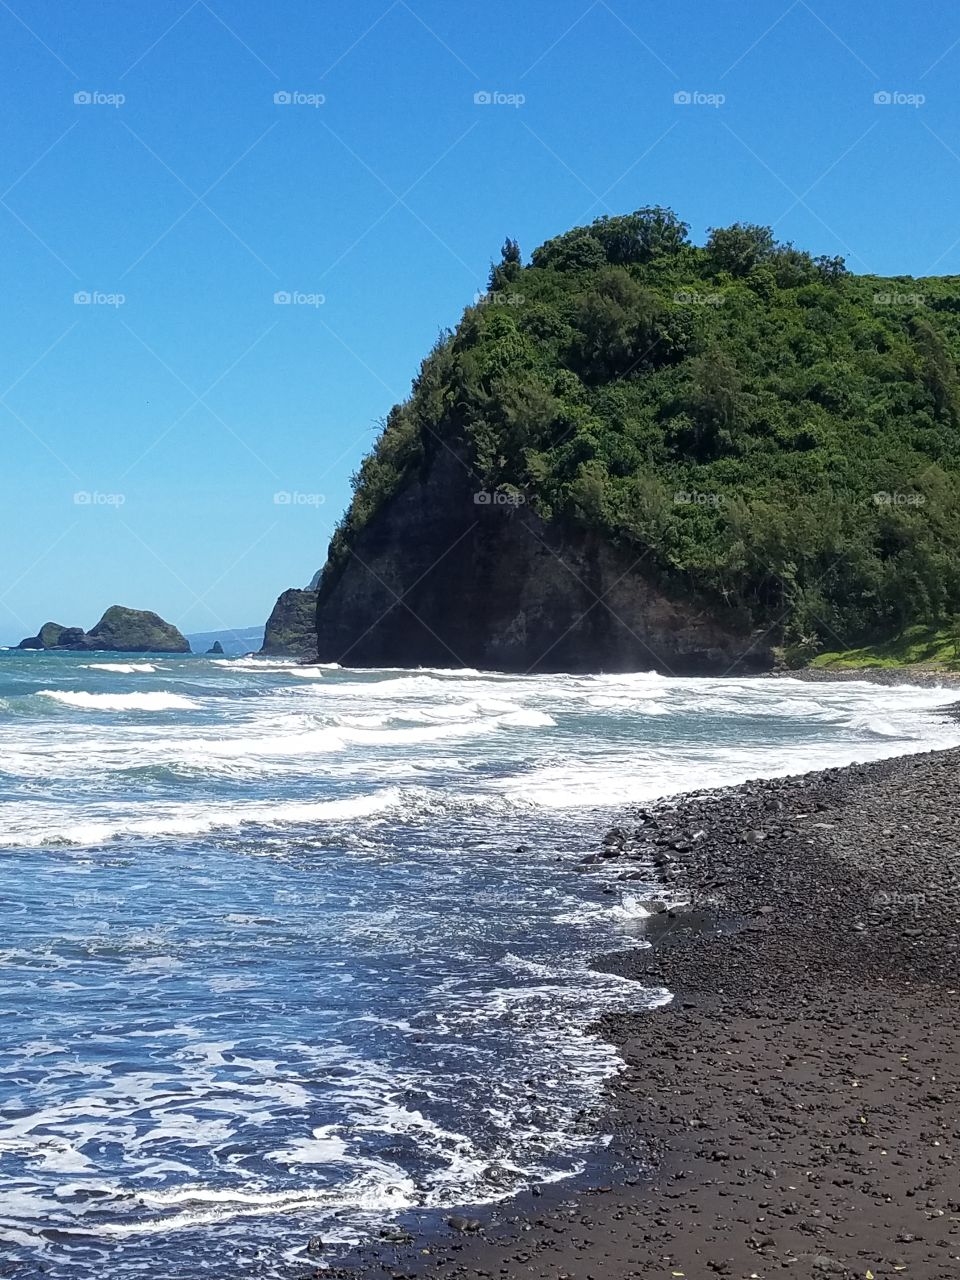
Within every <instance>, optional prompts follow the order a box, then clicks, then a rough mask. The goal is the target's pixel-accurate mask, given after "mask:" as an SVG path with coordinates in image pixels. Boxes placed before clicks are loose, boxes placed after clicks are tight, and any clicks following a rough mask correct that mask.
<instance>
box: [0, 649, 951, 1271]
mask: <svg viewBox="0 0 960 1280" xmlns="http://www.w3.org/2000/svg"><path fill="white" fill-rule="evenodd" d="M955 700H956V694H955V691H953V690H950V689H936V688H909V687H899V688H888V687H882V686H875V685H869V684H865V683H859V682H852V683H846V682H845V683H836V684H806V683H803V682H800V681H796V680H776V681H774V680H769V681H768V680H751V679H742V680H741V679H725V680H709V679H667V678H664V677H660V676H657V675H653V674H644V673H639V674H635V675H615V676H614V675H611V676H564V675H551V676H527V677H523V676H510V675H498V674H488V673H480V672H476V671H443V670H420V671H401V670H378V671H351V670H341V669H339V668H336V667H320V668H318V667H299V666H296V665H295V664H293V663H290V662H282V661H271V660H267V659H259V658H225V659H216V658H210V657H181V656H177V657H142V656H124V655H116V654H44V653H19V652H13V651H8V652H0V797H2V802H3V803H2V809H0V857H2V860H3V876H2V882H0V892H2V898H3V921H4V930H3V936H2V938H0V959H2V967H0V986H2V996H0V1274H3V1275H4V1276H8V1277H15V1278H16V1280H27V1277H29V1278H30V1280H34V1277H36V1276H37V1275H39V1274H42V1275H44V1276H45V1277H49V1278H51V1280H58V1278H59V1277H70V1280H93V1278H94V1277H98V1278H100V1277H104V1276H109V1277H110V1280H127V1278H128V1277H135V1276H151V1277H156V1276H163V1277H164V1280H167V1278H168V1277H184V1280H186V1278H187V1277H190V1278H191V1280H197V1278H199V1277H210V1278H211V1280H220V1278H224V1280H225V1278H226V1277H228V1276H229V1277H234V1276H237V1275H238V1274H243V1275H248V1276H257V1277H277V1278H279V1277H291V1276H295V1275H298V1274H302V1273H303V1271H304V1264H306V1263H308V1262H315V1261H316V1259H314V1258H312V1257H311V1256H310V1255H308V1254H307V1252H306V1245H307V1242H308V1241H309V1239H310V1238H311V1237H314V1236H320V1237H321V1238H322V1239H323V1240H324V1241H325V1242H328V1243H330V1244H334V1243H335V1242H349V1241H354V1240H362V1239H364V1238H366V1237H368V1236H370V1235H376V1233H377V1232H378V1231H379V1230H380V1229H381V1228H382V1227H384V1226H386V1225H388V1224H389V1223H390V1222H391V1221H392V1220H394V1219H395V1218H396V1216H397V1215H398V1214H402V1213H403V1212H404V1211H405V1210H409V1209H411V1208H416V1207H418V1206H427V1207H437V1208H443V1207H445V1206H449V1207H450V1209H451V1210H453V1209H454V1208H456V1207H460V1206H464V1205H470V1204H477V1203H482V1202H490V1201H493V1200H497V1199H503V1198H505V1197H507V1196H509V1195H510V1194H512V1193H513V1192H515V1191H517V1190H518V1189H522V1188H525V1187H528V1186H529V1185H531V1184H536V1183H545V1182H548V1181H557V1180H560V1179H563V1178H569V1177H572V1176H575V1175H576V1174H577V1173H578V1171H580V1170H582V1169H583V1167H584V1165H585V1163H586V1162H588V1161H589V1160H590V1159H591V1158H592V1156H593V1155H594V1154H595V1152H596V1150H597V1143H598V1138H597V1134H596V1128H595V1125H594V1124H593V1123H591V1118H592V1117H593V1116H594V1115H595V1114H596V1112H597V1109H598V1106H599V1103H600V1101H601V1097H602V1091H603V1085H604V1081H605V1080H606V1079H608V1077H609V1076H610V1075H611V1074H613V1073H615V1072H616V1071H617V1070H618V1066H619V1059H618V1057H617V1055H616V1053H615V1051H614V1049H613V1048H612V1047H611V1046H609V1045H607V1044H605V1043H604V1042H603V1041H601V1040H600V1039H598V1038H597V1037H596V1036H595V1035H593V1034H591V1032H590V1029H589V1028H590V1026H591V1023H592V1022H593V1021H594V1020H595V1019H596V1017H597V1016H598V1015H599V1014H601V1013H603V1012H604V1011H607V1010H610V1009H614V1008H620V1007H623V1006H625V1005H627V1004H631V1005H634V1006H636V1005H642V1004H647V1005H649V1006H651V1007H652V1006H654V1005H656V1004H658V1003H662V1002H663V1001H664V1000H665V999H668V998H669V993H667V992H664V991H661V990H656V989H651V990H644V989H643V988H640V987H638V986H637V985H636V984H633V983H630V982H627V981H626V980H624V979H620V978H617V977H613V976H610V975H604V974H599V973H595V972H593V971H592V969H591V968H590V959H591V957H592V956H595V955H597V954H598V953H599V952H602V951H606V950H611V949H614V948H618V947H623V946H630V945H634V946H642V945H644V928H645V923H644V922H645V919H646V910H645V908H644V906H643V902H644V900H645V899H648V898H649V896H650V895H651V893H652V892H654V891H655V887H654V885H653V883H652V872H651V883H650V884H647V883H645V882H644V880H643V879H640V880H636V881H630V882H625V881H613V882H611V881H610V878H609V877H608V876H605V874H604V872H603V870H602V868H601V869H599V870H596V869H593V868H591V869H588V870H585V869H584V868H583V867H582V866H581V865H580V863H581V859H582V858H583V856H584V854H585V853H589V852H590V851H592V850H595V849H596V848H597V847H598V845H599V842H600V839H601V838H602V835H603V833H604V832H605V831H606V830H607V828H608V827H609V826H610V825H612V824H613V823H615V822H617V821H618V820H620V819H621V818H622V817H623V815H624V813H625V811H626V810H627V809H628V807H629V806H630V805H631V804H638V803H644V802H648V801H650V800H653V799H655V798H658V797H662V796H666V795H670V794H674V793H679V792H685V791H691V790H702V789H704V788H707V787H715V786H722V785H727V784H732V783H736V782H740V781H742V780H744V779H746V778H748V777H757V776H771V775H774V774H788V773H798V772H803V771H806V770H809V769H815V768H824V767H827V766H830V765H841V764H847V763H850V762H851V761H854V760H869V759H876V758H879V757H882V756H889V755H897V754H901V753H905V752H911V751H921V750H927V749H930V748H933V747H940V746H943V747H945V746H953V745H957V744H958V743H960V724H958V723H957V722H955V721H953V720H951V719H948V718H946V717H943V716H938V715H936V714H931V713H933V712H936V710H937V709H938V708H942V707H944V706H946V705H947V704H948V703H951V702H954V701H955Z"/></svg>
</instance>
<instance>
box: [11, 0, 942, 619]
mask: <svg viewBox="0 0 960 1280" xmlns="http://www.w3.org/2000/svg"><path fill="white" fill-rule="evenodd" d="M921 16H922V21H921V20H920V18H921ZM0 62H2V74H0V102H2V111H3V117H4V130H3V132H4V143H5V146H4V150H3V158H2V162H0V166H2V167H0V191H2V196H0V219H2V225H3V245H4V253H3V256H2V261H3V286H4V287H3V305H2V307H0V326H2V340H0V365H2V368H0V393H2V394H0V415H2V416H0V422H2V431H3V440H4V451H3V457H4V465H3V467H2V471H0V486H2V502H0V539H2V548H3V558H2V565H3V573H2V575H0V642H7V643H9V642H10V641H16V640H19V639H20V638H21V636H23V635H26V634H28V633H33V632H35V631H36V629H37V628H38V627H39V625H40V623H41V622H43V621H45V620H46V619H48V618H51V619H53V620H55V621H58V622H61V623H64V624H68V625H83V626H91V625H92V624H93V622H94V621H95V620H96V619H97V617H98V616H99V614H100V613H101V612H102V610H103V609H104V608H105V607H106V606H107V605H109V604H111V603H115V602H116V603H123V604H128V605H131V606H134V607H139V608H152V609H155V610H157V611H158V612H159V613H161V614H163V615H164V616H165V617H167V618H169V619H170V620H171V621H173V622H176V623H177V624H178V625H180V626H181V627H182V628H183V629H184V630H185V631H194V630H206V629H215V628H219V627H229V626H241V625H250V624H253V623H257V622H261V621H262V620H263V619H264V618H265V617H266V615H267V613H268V612H269V610H270V608H271V606H272V604H273V601H274V599H275V597H276V595H277V594H278V593H279V591H280V590H282V589H283V588H285V587H287V586H293V585H305V583H306V581H307V580H308V579H309V578H310V576H311V575H312V573H313V572H314V570H315V569H316V568H318V567H319V566H320V564H322V562H323V559H324V555H325V552H326V545H327V541H328V539H329V535H330V532H331V529H332V527H333V525H334V524H335V522H336V520H337V519H338V517H339V516H340V514H341V512H342V510H343V508H344V506H345V504H346V502H347V499H348V497H349V492H350V475H351V473H352V472H353V471H354V470H355V469H356V467H357V465H358V463H359V461H360V459H361V457H362V456H363V454H364V452H365V451H366V450H367V449H368V448H369V446H370V443H371V442H372V439H373V437H374V433H375V430H376V426H377V421H378V419H380V418H381V417H383V416H384V415H385V414H386V412H387V411H388V409H389V408H390V406H391V404H392V403H393V402H394V401H395V400H397V399H400V398H402V397H403V396H404V395H405V394H406V392H407V390H408V388H409V384H410V379H411V377H412V376H413V375H414V374H415V372H416V369H417V366H418V363H419V360H420V359H421V358H422V357H423V355H424V354H425V353H426V352H427V350H428V349H429V347H430V346H431V344H432V343H433V341H434V339H435V337H436V335H437V332H438V330H439V329H440V328H442V327H444V326H447V325H453V324H455V323H456V322H457V320H458V318H459V316H460V314H461V312H462V309H463V307H464V306H465V305H466V304H468V303H469V302H470V301H472V299H473V297H474V295H475V293H476V291H477V290H478V289H479V288H482V287H483V284H484V282H485V279H486V274H487V271H488V267H489V262H490V259H491V258H492V257H497V256H499V246H500V244H501V243H502V241H503V239H504V236H505V235H508V234H509V235H511V236H515V237H517V238H518V239H519V240H520V243H521V246H522V248H523V249H524V251H525V253H527V254H529V252H530V250H532V249H533V248H534V247H535V246H536V245H537V244H539V243H540V242H542V241H543V240H544V239H546V238H547V237H548V236H550V235H552V234H555V233H557V232H559V231H562V230H565V229H566V228H568V227H569V226H571V225H574V224H576V223H579V222H583V221H589V220H590V219H591V218H593V217H596V216H598V215H599V214H601V213H606V212H624V211H627V210H630V209H634V208H637V207H639V206H641V205H645V204H668V205H670V206H672V207H673V208H675V209H676V210H677V212H678V213H679V214H680V215H681V216H682V217H683V218H684V219H685V220H686V221H688V222H689V223H690V224H691V227H692V233H693V235H694V238H695V239H702V238H703V236H704V234H705V231H706V228H707V227H708V226H712V225H721V226H722V225H727V224H729V223H731V222H733V221H736V220H738V219H745V220H749V221H756V222H763V223H771V224H773V225H774V226H775V228H776V231H777V234H778V237H779V238H781V239H785V240H793V241H794V242H796V243H797V244H798V245H801V246H802V247H804V248H809V249H811V250H813V251H815V252H818V253H831V254H832V253H841V254H845V255H846V257H847V261H848V265H849V266H851V267H852V268H853V269H854V270H861V271H875V272H880V273H889V274H916V275H923V274H931V273H938V274H939V273H958V272H960V239H958V237H960V226H958V224H957V219H956V210H957V206H958V202H957V194H958V178H960V130H958V127H957V126H958V123H960V101H958V95H957V92H956V83H957V77H958V71H960V11H958V10H957V9H956V7H955V6H954V5H953V4H949V3H946V2H945V0H932V2H930V3H927V4H925V5H924V6H923V8H922V10H917V9H916V7H915V6H913V5H908V4H907V3H901V2H899V0H897V2H896V3H895V2H893V0H875V2H874V3H873V4H870V5H851V4H850V3H849V0H843V2H840V0H814V3H807V2H806V0H795V2H792V3H791V2H790V0H784V3H780V0H775V2H773V3H770V2H768V0H725V2H724V3H723V4H722V5H718V4H716V3H707V2H706V0H697V2H695V3H686V4H670V5H664V4H651V3H648V2H647V0H644V2H643V3H639V2H638V0H611V3H607V2H606V0H596V2H595V3H594V2H593V0H520V2H519V3H516V2H513V3H506V2H504V0H486V3H485V4H483V5H468V4H466V3H463V0H460V2H459V3H450V0H351V2H350V3H349V4H343V3H341V4H331V3H326V2H325V0H309V2H306V0H284V3H283V5H282V6H271V5H266V4H264V3H263V2H262V0H156V2H155V3H151V4H149V5H144V4H131V3H130V2H129V0H84V4H82V5H76V6H69V5H64V4H63V3H62V0H9V3H6V2H4V3H2V4H0ZM684 93H686V94H689V95H693V96H694V97H695V98H696V99H697V100H695V101H693V102H689V103H684V102H676V101H675V95H677V94H684ZM477 94H487V95H499V96H500V97H502V98H506V99H510V100H511V101H493V102H483V101H481V102H479V103H478V102H476V101H475V95H477ZM877 94H881V95H882V94H887V95H892V96H893V97H894V101H889V102H885V101H881V102H879V103H878V102H877V101H875V95H877ZM78 95H79V100H75V99H76V98H77V96H78ZM277 95H280V98H281V100H280V101H275V97H276V96H277ZM284 97H286V98H288V99H290V100H287V101H284V100H283V99H284ZM321 99H322V101H321ZM721 99H722V101H721ZM278 293H280V294H289V295H291V296H292V297H294V299H295V300H294V301H291V302H288V303H277V302H275V295H276V294H278ZM76 295H89V296H90V297H91V299H92V300H91V301H88V302H82V301H81V302H78V301H75V296H76ZM321 299H322V300H321ZM278 493H279V494H290V495H294V497H293V499H292V500H291V501H289V502H286V503H278V502H276V501H275V495H276V494H278ZM77 495H80V496H81V500H78V498H77ZM84 495H85V496H86V498H87V500H86V501H84V500H82V498H83V496H84Z"/></svg>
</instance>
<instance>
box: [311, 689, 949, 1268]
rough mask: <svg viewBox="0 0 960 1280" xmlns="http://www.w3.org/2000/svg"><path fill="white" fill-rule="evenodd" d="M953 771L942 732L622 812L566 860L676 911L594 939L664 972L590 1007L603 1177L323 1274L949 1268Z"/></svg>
mask: <svg viewBox="0 0 960 1280" xmlns="http://www.w3.org/2000/svg"><path fill="white" fill-rule="evenodd" d="M861 678H862V677H861ZM958 780H960V749H958V750H952V751H943V752H936V753H928V754H924V755H917V756H908V757H904V758H899V759H895V760H889V761H881V762H879V763H873V764H868V765H862V766H852V767H850V768H848V769H832V770H827V771H825V772H821V773H815V774H807V775H804V776H803V777H798V778H789V779H782V780H773V781H763V782H752V783H747V784H745V785H743V786H742V787H738V788H735V789H732V790H726V791H722V792H715V793H707V794H704V795H700V796H693V797H688V798H684V799H683V800H682V801H680V802H678V803H675V804H673V803H669V802H668V803H664V804H660V805H657V806H655V807H652V808H650V809H648V810H644V811H640V812H638V813H636V814H634V815H632V816H631V818H630V820H629V822H625V824H624V827H623V828H622V829H621V830H620V831H619V832H615V833H612V834H609V835H608V836H607V837H606V840H605V844H604V847H603V849H602V852H601V851H598V852H597V854H596V855H594V856H595V858H596V860H595V861H593V862H592V863H591V864H590V865H588V867H586V868H585V873H586V874H598V875H601V876H604V877H605V878H608V879H613V878H616V877H619V876H622V875H629V874H630V872H631V871H632V870H634V869H635V868H636V867H638V866H644V865H647V866H649V864H650V862H651V861H653V862H654V863H655V865H656V866H657V868H658V872H659V874H660V875H661V877H662V878H663V879H664V881H665V883H668V884H669V885H671V886H672V887H673V888H674V889H675V890H676V897H677V899H678V900H679V899H685V900H687V901H688V902H689V903H691V904H692V909H687V910H681V911H677V912H672V913H670V912H664V913H661V914H658V915H654V916H652V917H651V919H650V921H649V922H648V926H647V932H648V936H649V937H650V939H651V941H654V943H655V945H654V946H653V948H652V949H641V948H638V949H635V950H632V951H629V952H624V953H619V954H615V955H611V956H607V957H605V958H603V959H602V960H600V961H598V967H602V968H605V969H608V970H612V971H615V972H617V973H620V974H623V975H626V976H630V977H634V978H636V979H638V980H639V981H642V982H643V983H645V984H647V985H657V984H663V985H665V986H668V987H669V988H670V989H671V990H672V991H673V992H674V993H675V998H674V1000H673V1002H672V1003H671V1004H670V1005H669V1006H666V1007H664V1008H662V1009H659V1010H656V1011H653V1012H636V1013H631V1012H625V1013H623V1014H618V1015H616V1016H612V1017H609V1018H608V1019H607V1020H606V1021H605V1023H604V1024H603V1027H602V1030H603V1034H604V1035H605V1036H606V1037H607V1038H609V1039H611V1040H613V1041H614V1042H615V1043H617V1044H618V1046H620V1048H621V1050H622V1053H623V1057H624V1060H625V1064H626V1065H625V1068H624V1071H623V1072H622V1074H621V1075H620V1076H619V1077H618V1078H617V1079H616V1081H615V1082H614V1084H613V1085H612V1087H611V1089H610V1113H609V1116H608V1117H606V1118H605V1121H604V1125H603V1127H604V1129H605V1131H606V1132H607V1133H612V1134H613V1139H612V1142H611V1145H610V1147H609V1149H608V1151H607V1154H606V1157H605V1159H604V1167H603V1173H602V1177H601V1178H600V1179H597V1180H595V1182H594V1184H593V1185H590V1186H588V1187H581V1188H580V1189H578V1190H576V1191H573V1190H571V1189H570V1188H569V1187H567V1188H564V1187H563V1186H560V1187H558V1188H550V1189H547V1190H546V1191H545V1193H544V1194H543V1195H540V1196H537V1195H535V1194H532V1195H529V1196H526V1197H525V1198H524V1199H523V1200H521V1201H514V1202H509V1203H507V1204H504V1205H501V1206H499V1207H497V1208H496V1209H494V1210H489V1209H488V1210H483V1211H477V1213H476V1215H475V1216H473V1215H471V1214H470V1211H469V1210H466V1211H464V1214H463V1216H459V1215H458V1216H455V1217H453V1218H451V1219H450V1221H449V1222H448V1223H447V1224H446V1225H445V1226H444V1227H443V1228H442V1230H441V1232H440V1234H439V1236H438V1234H437V1232H436V1221H435V1220H433V1221H432V1222H429V1221H428V1220H426V1219H425V1220H424V1223H423V1228H424V1230H423V1232H418V1230H417V1226H416V1224H414V1225H413V1227H412V1228H411V1234H412V1237H413V1238H412V1239H411V1240H410V1241H409V1242H406V1243H400V1244H397V1243H390V1244H389V1245H384V1247H383V1248H382V1249H381V1250H380V1251H379V1252H376V1251H374V1252H369V1251H368V1252H365V1253H362V1254H360V1255H353V1256H351V1257H346V1258H339V1259H336V1260H334V1259H333V1258H329V1259H327V1260H326V1261H327V1262H328V1263H332V1262H334V1261H336V1264H337V1265H335V1266H334V1267H333V1268H332V1270H327V1271H325V1274H326V1275H328V1276H329V1275H357V1274H360V1275H365V1276H384V1275H387V1276H390V1277H400V1276H408V1275H409V1276H414V1275H416V1276H431V1275H438V1276H463V1277H472V1276H484V1277H502V1278H503V1280H512V1278H513V1277H517V1278H518V1280H519V1278H520V1277H523V1278H524V1280H538V1278H540V1277H543V1278H544V1280H546V1278H547V1277H549V1278H550V1280H619V1278H620V1277H624V1278H626V1277H635V1278H638V1280H639V1278H641V1277H642V1278H643V1280H653V1278H654V1277H661V1276H662V1277H665V1278H666V1277H673V1278H679V1277H685V1278H686V1280H710V1277H714V1276H727V1277H734V1278H736V1280H739V1278H741V1277H742V1278H744V1280H765V1278H766V1277H770V1276H774V1275H779V1274H784V1273H786V1274H792V1275H795V1276H797V1277H814V1278H815V1277H817V1276H820V1275H824V1276H831V1275H832V1276H837V1277H849V1278H851V1280H852V1278H853V1277H861V1280H863V1278H866V1280H869V1277H871V1276H872V1277H874V1278H875V1280H886V1277H893V1276H904V1277H908V1278H909V1280H947V1278H948V1277H951V1278H956V1277H960V1167H958V1160H960V1034H958V1030H957V1025H956V1024H957V1013H958V994H960V991H958V988H960V840H958V836H957V822H958V817H960V796H958ZM318 1261H319V1259H318ZM305 1274H306V1273H305Z"/></svg>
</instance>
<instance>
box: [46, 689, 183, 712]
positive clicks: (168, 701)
mask: <svg viewBox="0 0 960 1280" xmlns="http://www.w3.org/2000/svg"><path fill="white" fill-rule="evenodd" d="M37 694H38V696H39V697H41V698H52V699H53V700H54V701H55V702H62V703H63V704H64V706H68V707H77V708H79V709H80V710H81V711H191V710H192V709H193V708H194V707H196V706H197V703H196V702H195V701H194V700H193V699H192V698H185V697H184V696H183V694H180V693H164V692H159V691H158V692H157V693H86V692H82V691H78V692H76V693H71V692H70V691H68V690H65V689H38V690H37Z"/></svg>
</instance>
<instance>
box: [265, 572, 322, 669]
mask: <svg viewBox="0 0 960 1280" xmlns="http://www.w3.org/2000/svg"><path fill="white" fill-rule="evenodd" d="M260 652H261V653H262V654H268V655H270V656H271V657H275V658H313V657H315V656H316V652H317V593H316V591H310V590H307V591H299V590H298V589H297V588H296V587H291V588H290V590H289V591H284V592H283V594H282V595H281V596H280V598H279V599H278V600H277V603H276V604H275V605H274V606H273V612H272V613H271V614H270V617H269V618H268V619H267V626H266V629H265V631H264V634H263V648H262V649H261V650H260Z"/></svg>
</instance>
